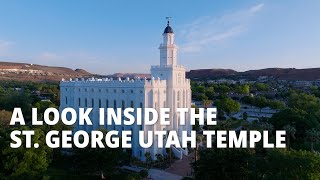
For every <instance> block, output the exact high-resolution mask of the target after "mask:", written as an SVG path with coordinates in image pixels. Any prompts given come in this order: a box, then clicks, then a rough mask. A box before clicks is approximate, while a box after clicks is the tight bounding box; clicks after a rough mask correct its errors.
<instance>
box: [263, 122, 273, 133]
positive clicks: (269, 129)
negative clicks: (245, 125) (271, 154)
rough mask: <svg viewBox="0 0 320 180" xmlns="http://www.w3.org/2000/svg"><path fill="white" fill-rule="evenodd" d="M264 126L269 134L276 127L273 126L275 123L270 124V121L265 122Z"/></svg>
mask: <svg viewBox="0 0 320 180" xmlns="http://www.w3.org/2000/svg"><path fill="white" fill-rule="evenodd" d="M262 128H263V129H265V130H267V131H268V133H269V134H272V131H273V129H274V128H273V125H272V124H270V123H264V124H263V125H262Z"/></svg>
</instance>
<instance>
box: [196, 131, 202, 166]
mask: <svg viewBox="0 0 320 180" xmlns="http://www.w3.org/2000/svg"><path fill="white" fill-rule="evenodd" d="M196 139H197V142H196V152H195V161H197V160H198V151H199V149H198V148H199V143H200V142H202V139H203V136H202V135H198V136H197V137H196Z"/></svg>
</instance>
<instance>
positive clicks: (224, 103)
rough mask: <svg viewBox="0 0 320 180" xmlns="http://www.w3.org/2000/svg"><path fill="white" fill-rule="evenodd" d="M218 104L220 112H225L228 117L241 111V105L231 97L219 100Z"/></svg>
mask: <svg viewBox="0 0 320 180" xmlns="http://www.w3.org/2000/svg"><path fill="white" fill-rule="evenodd" d="M216 103H217V108H218V110H219V111H223V112H225V113H226V114H227V115H230V114H231V113H235V112H239V111H240V103H238V102H237V101H235V100H233V99H231V98H229V97H227V98H223V99H221V100H217V101H216Z"/></svg>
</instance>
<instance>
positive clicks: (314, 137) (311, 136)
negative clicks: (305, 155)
mask: <svg viewBox="0 0 320 180" xmlns="http://www.w3.org/2000/svg"><path fill="white" fill-rule="evenodd" d="M306 136H307V140H308V141H309V142H310V146H311V151H312V152H314V148H313V144H314V143H318V142H319V140H320V132H319V131H317V130H316V129H314V128H312V129H309V130H307V131H306Z"/></svg>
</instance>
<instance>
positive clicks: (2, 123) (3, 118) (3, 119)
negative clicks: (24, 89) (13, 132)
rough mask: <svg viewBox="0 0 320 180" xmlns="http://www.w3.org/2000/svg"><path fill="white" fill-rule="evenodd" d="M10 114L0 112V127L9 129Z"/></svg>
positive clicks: (3, 111)
mask: <svg viewBox="0 0 320 180" xmlns="http://www.w3.org/2000/svg"><path fill="white" fill-rule="evenodd" d="M11 116H12V112H10V111H5V110H0V127H9V124H10V119H11Z"/></svg>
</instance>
